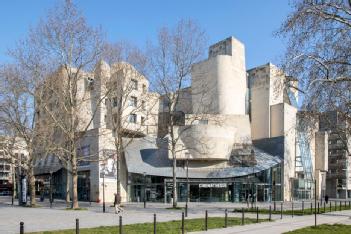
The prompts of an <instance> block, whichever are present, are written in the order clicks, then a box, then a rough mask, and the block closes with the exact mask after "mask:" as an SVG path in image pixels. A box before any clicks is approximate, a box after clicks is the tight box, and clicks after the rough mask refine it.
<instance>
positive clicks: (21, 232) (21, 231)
mask: <svg viewBox="0 0 351 234" xmlns="http://www.w3.org/2000/svg"><path fill="white" fill-rule="evenodd" d="M20 234H24V223H23V222H20Z"/></svg>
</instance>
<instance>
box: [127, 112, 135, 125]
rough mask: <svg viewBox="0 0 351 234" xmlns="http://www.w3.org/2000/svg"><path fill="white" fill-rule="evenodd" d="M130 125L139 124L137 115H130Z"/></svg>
mask: <svg viewBox="0 0 351 234" xmlns="http://www.w3.org/2000/svg"><path fill="white" fill-rule="evenodd" d="M128 121H129V123H136V122H137V115H136V114H130V115H129V118H128Z"/></svg>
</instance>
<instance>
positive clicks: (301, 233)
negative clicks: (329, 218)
mask: <svg viewBox="0 0 351 234" xmlns="http://www.w3.org/2000/svg"><path fill="white" fill-rule="evenodd" d="M285 233H286V234H314V233H316V234H330V233H338V234H346V233H351V225H344V224H322V225H318V226H317V227H314V226H311V227H305V228H301V229H297V230H294V231H290V232H285Z"/></svg>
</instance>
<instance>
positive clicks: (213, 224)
mask: <svg viewBox="0 0 351 234" xmlns="http://www.w3.org/2000/svg"><path fill="white" fill-rule="evenodd" d="M258 221H259V222H265V221H268V220H267V219H259V220H258ZM250 223H256V219H250V218H245V224H250ZM181 225H182V222H181V221H180V220H177V221H168V222H159V223H157V230H156V231H157V233H162V234H176V233H177V234H178V233H181V227H182V226H181ZM236 225H241V218H237V217H228V227H230V226H236ZM223 227H224V218H223V217H209V218H208V229H214V228H223ZM118 230H119V227H118V226H108V227H106V226H103V227H97V228H81V229H80V233H81V234H88V233H89V234H107V233H118ZM153 230H154V224H153V223H139V224H129V225H123V233H126V234H142V233H153ZM203 230H205V219H204V218H199V219H185V231H186V232H194V231H203ZM74 233H75V230H73V229H70V230H58V231H45V232H35V233H32V234H74Z"/></svg>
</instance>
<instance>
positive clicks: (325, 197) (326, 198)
mask: <svg viewBox="0 0 351 234" xmlns="http://www.w3.org/2000/svg"><path fill="white" fill-rule="evenodd" d="M328 200H329V197H328V195H327V194H326V195H325V196H324V201H325V203H327V204H328Z"/></svg>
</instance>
